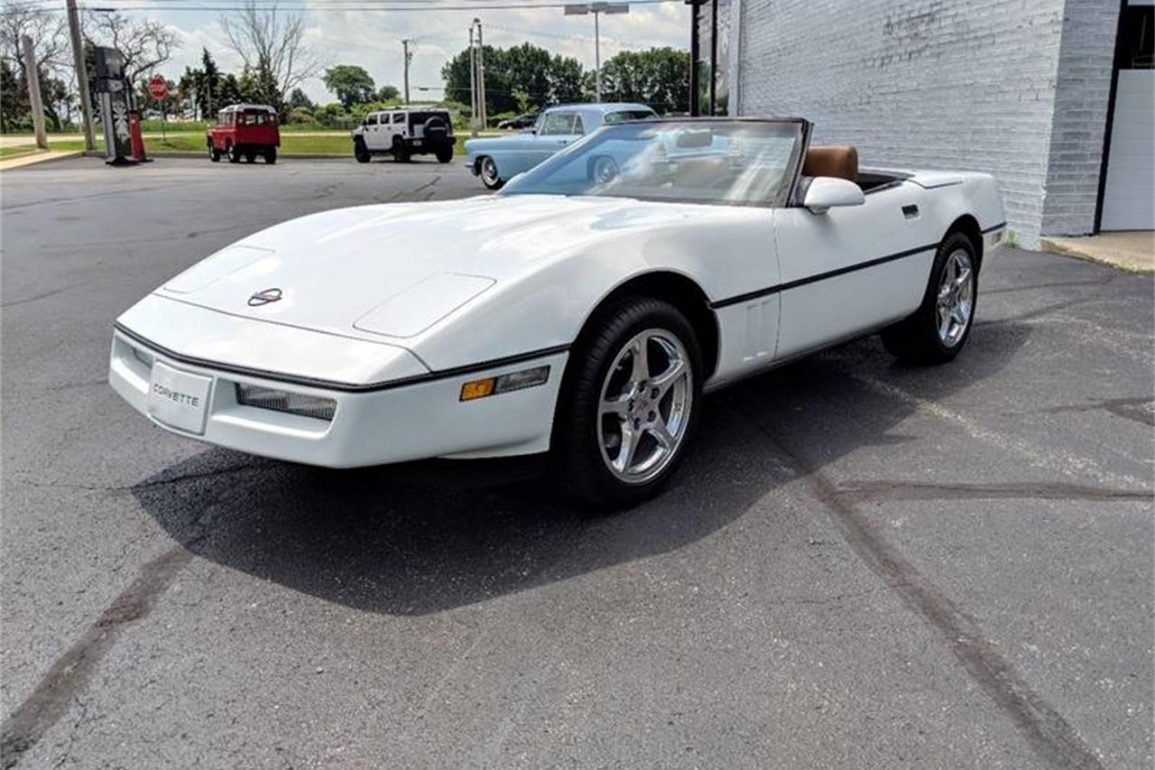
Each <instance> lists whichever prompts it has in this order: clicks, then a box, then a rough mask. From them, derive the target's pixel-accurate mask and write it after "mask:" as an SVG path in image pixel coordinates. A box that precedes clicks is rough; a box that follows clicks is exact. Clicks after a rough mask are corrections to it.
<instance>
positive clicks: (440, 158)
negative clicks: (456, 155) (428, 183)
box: [437, 145, 453, 163]
mask: <svg viewBox="0 0 1155 770" xmlns="http://www.w3.org/2000/svg"><path fill="white" fill-rule="evenodd" d="M451 160H453V145H449V146H448V147H442V148H440V149H439V150H438V151H437V162H438V163H448V162H449V161H451Z"/></svg>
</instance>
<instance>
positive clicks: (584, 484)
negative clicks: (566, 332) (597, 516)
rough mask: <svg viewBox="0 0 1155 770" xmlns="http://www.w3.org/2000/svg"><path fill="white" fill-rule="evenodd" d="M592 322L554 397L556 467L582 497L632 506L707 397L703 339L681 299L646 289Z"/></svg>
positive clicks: (663, 475)
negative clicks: (650, 293) (644, 294)
mask: <svg viewBox="0 0 1155 770" xmlns="http://www.w3.org/2000/svg"><path fill="white" fill-rule="evenodd" d="M591 323H592V324H594V325H593V326H592V327H591V332H590V333H588V334H584V335H583V338H584V339H583V340H582V341H581V342H579V344H578V345H576V346H575V348H574V350H573V352H572V354H571V356H570V364H569V366H568V367H567V371H566V380H565V382H564V383H563V384H562V389H561V394H560V395H559V398H558V405H557V409H558V411H557V418H556V420H555V427H554V441H553V445H554V448H555V450H556V461H557V469H558V471H559V472H560V476H561V479H562V483H563V484H564V485H565V486H566V488H567V489H568V490H569V491H570V492H571V493H572V494H574V495H575V496H577V497H580V498H582V499H584V500H587V501H589V502H592V503H595V504H598V505H603V506H608V507H612V508H621V507H627V506H632V505H636V504H638V503H640V502H643V501H644V500H647V499H649V498H651V497H653V496H655V495H657V494H658V493H659V492H660V491H661V490H662V489H663V488H664V487H665V486H666V484H668V483H669V481H670V479H671V478H672V476H673V474H674V472H675V470H676V469H677V466H678V464H679V463H680V462H681V459H682V456H683V454H684V450H685V447H686V444H687V443H688V441H689V438H690V436H691V435H692V434H693V431H694V427H695V425H696V423H697V415H698V404H699V402H700V401H701V395H702V384H701V380H702V372H703V367H702V354H701V348H700V347H699V343H698V338H697V335H696V334H695V333H694V329H693V327H692V326H691V325H690V322H689V321H687V320H686V317H685V316H684V315H683V314H682V313H681V312H680V311H679V310H678V309H677V308H675V307H674V306H673V305H670V304H669V303H667V302H663V301H661V300H656V299H651V298H648V297H625V298H623V299H621V300H620V301H618V302H617V303H615V304H614V305H612V306H611V307H609V308H608V309H606V310H605V311H604V312H601V313H599V314H598V316H596V317H595V319H594V320H593V321H591Z"/></svg>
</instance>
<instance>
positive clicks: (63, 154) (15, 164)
mask: <svg viewBox="0 0 1155 770" xmlns="http://www.w3.org/2000/svg"><path fill="white" fill-rule="evenodd" d="M82 154H83V153H82V152H80V151H79V150H75V151H63V150H40V151H37V152H30V153H28V154H27V155H17V156H16V157H15V158H5V159H4V160H0V171H8V170H10V169H14V168H22V167H24V166H34V165H36V164H38V163H48V162H50V161H54V160H68V159H69V158H79V157H80V156H81V155H82Z"/></svg>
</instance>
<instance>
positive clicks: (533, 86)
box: [441, 43, 582, 115]
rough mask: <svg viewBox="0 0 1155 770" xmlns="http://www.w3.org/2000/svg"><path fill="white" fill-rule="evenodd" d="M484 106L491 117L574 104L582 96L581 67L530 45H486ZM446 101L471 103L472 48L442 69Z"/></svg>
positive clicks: (576, 63)
mask: <svg viewBox="0 0 1155 770" xmlns="http://www.w3.org/2000/svg"><path fill="white" fill-rule="evenodd" d="M484 57H485V105H486V109H487V111H488V112H489V113H490V114H491V115H496V114H498V113H503V112H515V111H518V110H519V108H520V106H521V105H522V104H530V103H534V104H541V105H546V104H556V103H557V102H562V101H575V100H578V99H580V98H581V94H582V66H581V64H580V63H579V62H578V60H577V59H573V58H567V57H563V56H558V55H551V54H550V53H549V51H547V50H546V49H544V48H539V47H537V46H535V45H531V44H529V43H522V44H521V45H516V46H513V47H512V48H494V47H493V46H486V47H485V51H484ZM441 77H442V79H443V80H444V81H445V98H446V99H450V100H453V101H457V102H466V101H468V100H469V93H470V64H469V49H468V48H467V49H465V50H464V51H461V52H460V53H458V54H457V55H456V56H454V57H453V58H452V59H450V60H449V61H447V62H446V63H445V65H444V66H443V67H442V68H441ZM522 111H524V110H522Z"/></svg>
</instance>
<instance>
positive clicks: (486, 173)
mask: <svg viewBox="0 0 1155 770" xmlns="http://www.w3.org/2000/svg"><path fill="white" fill-rule="evenodd" d="M481 181H482V182H483V183H484V184H485V186H486V187H489V188H494V187H497V186H498V185H500V184H501V177H500V176H498V173H497V164H496V163H494V161H493V158H482V160H481Z"/></svg>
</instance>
